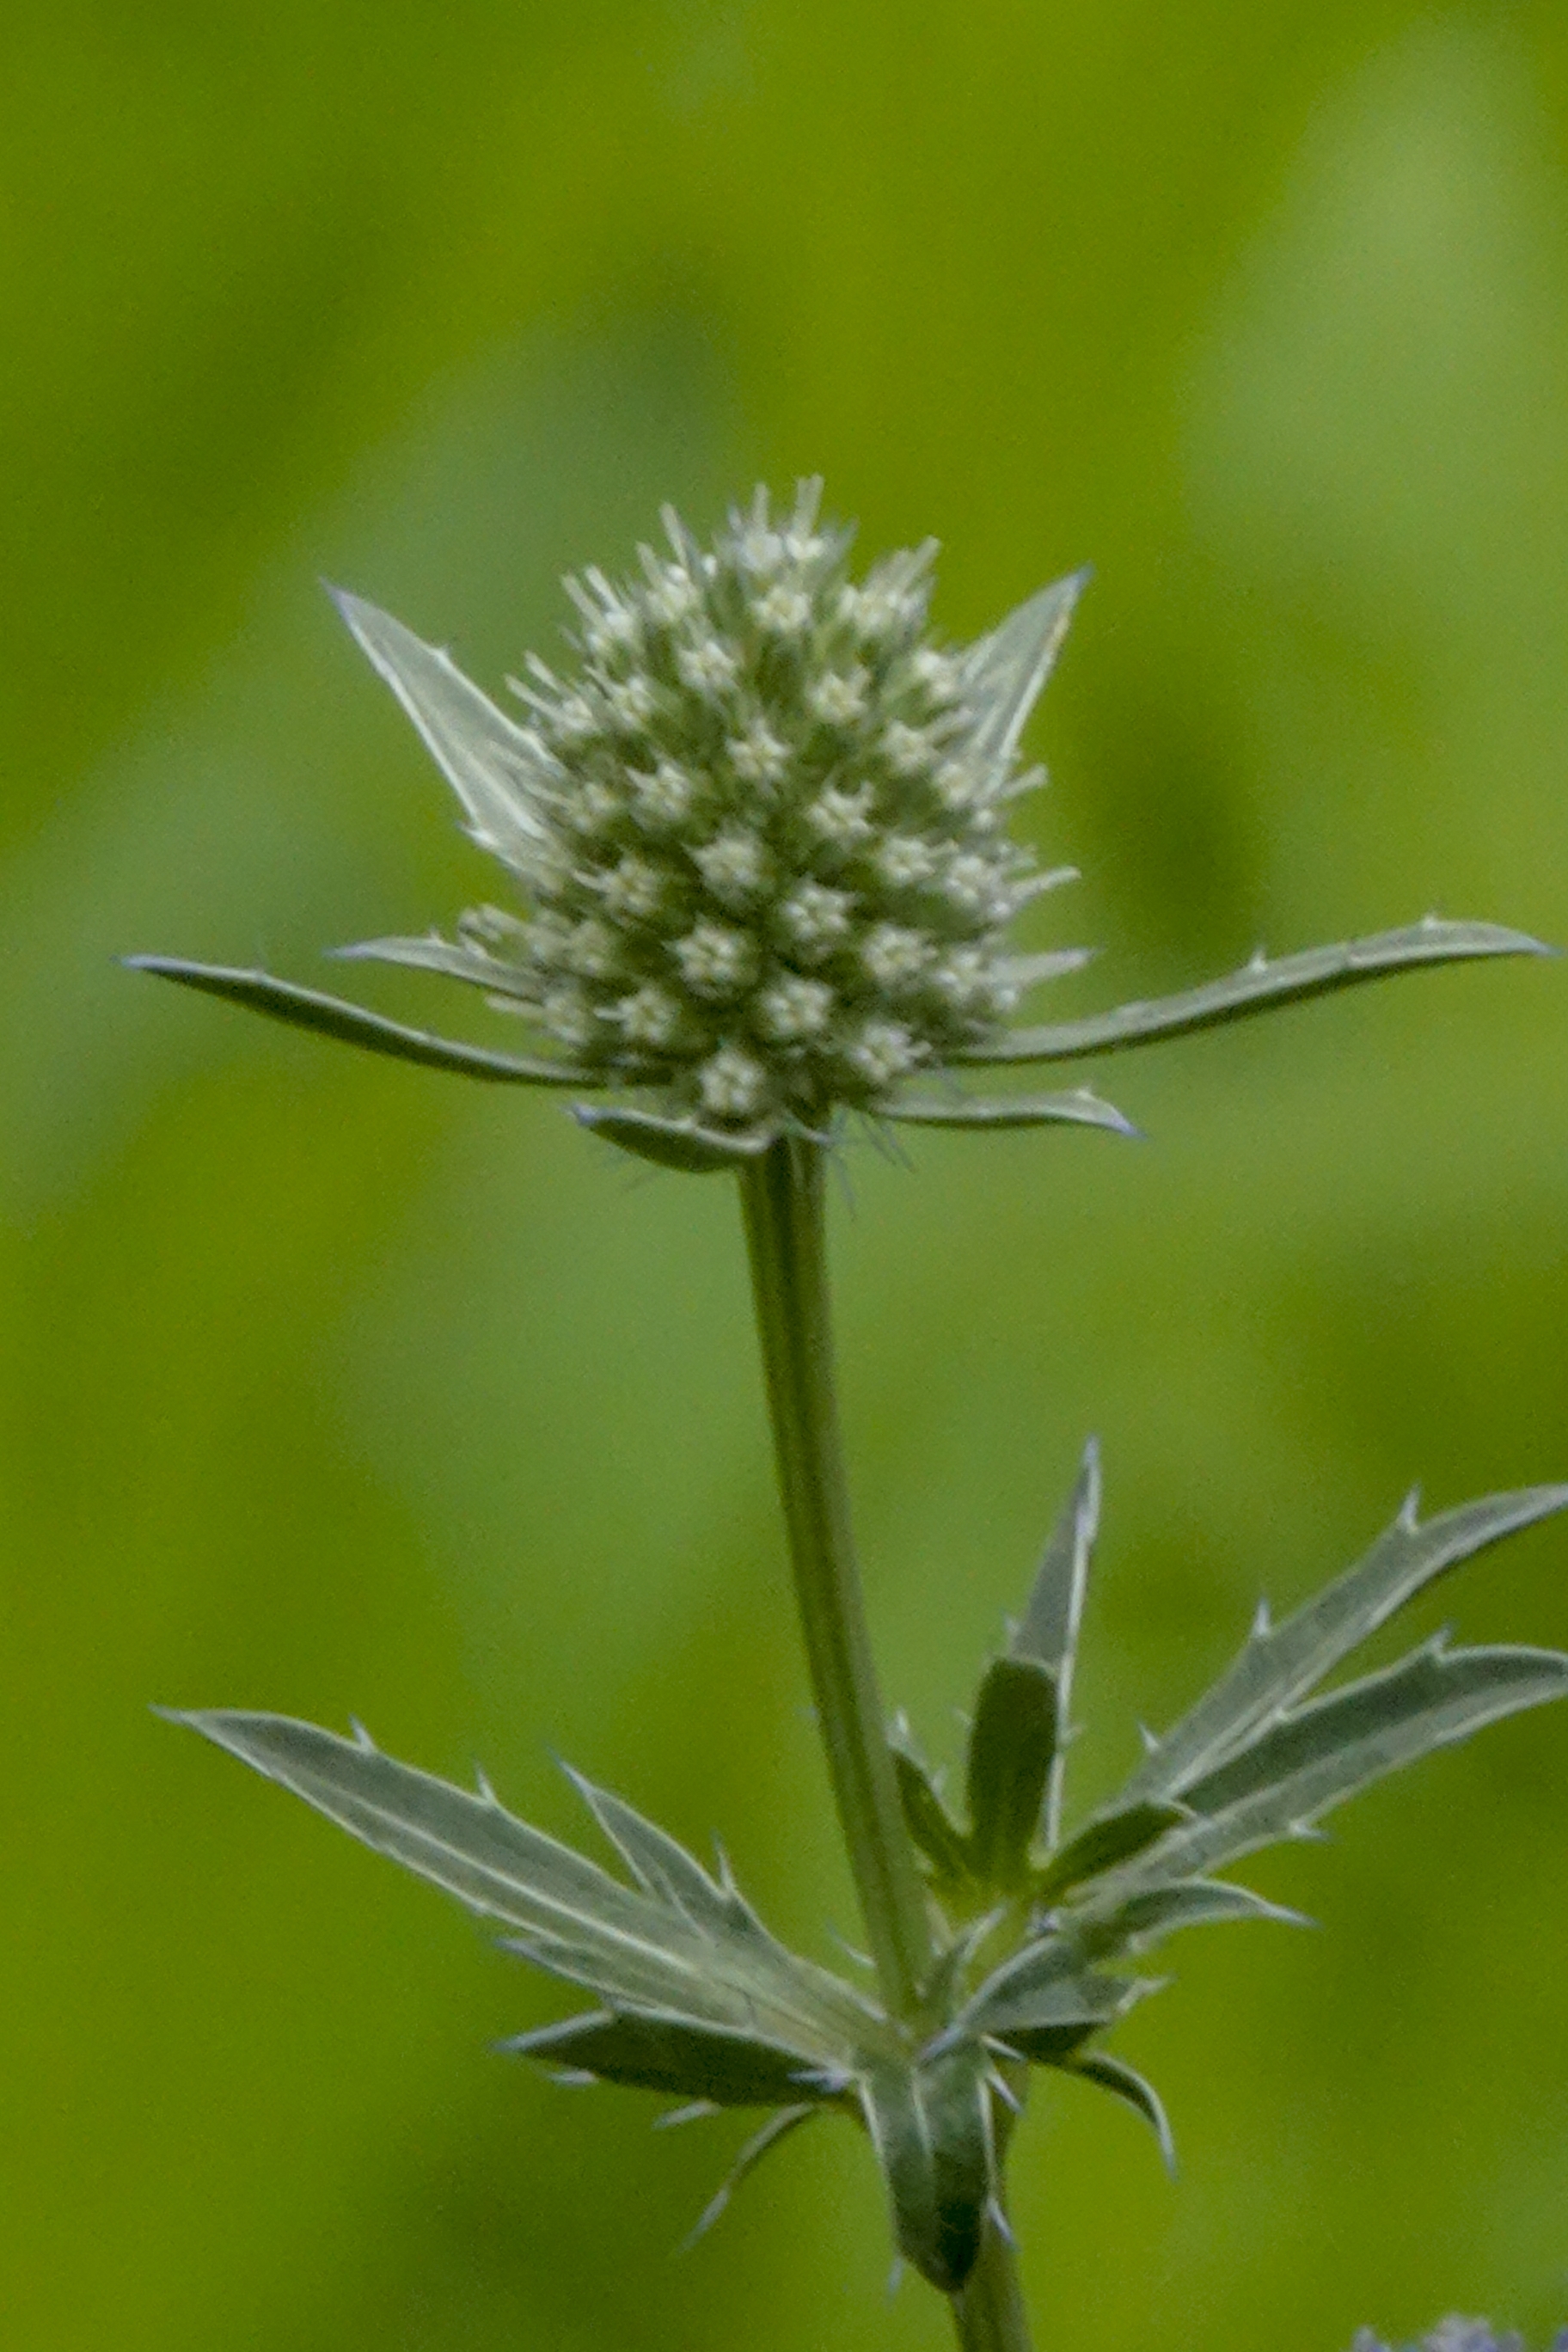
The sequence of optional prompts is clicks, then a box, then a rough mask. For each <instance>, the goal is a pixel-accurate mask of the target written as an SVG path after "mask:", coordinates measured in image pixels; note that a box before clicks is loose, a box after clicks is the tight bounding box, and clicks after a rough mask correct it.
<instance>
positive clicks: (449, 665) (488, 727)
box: [331, 588, 553, 876]
mask: <svg viewBox="0 0 1568 2352" xmlns="http://www.w3.org/2000/svg"><path fill="white" fill-rule="evenodd" d="M331 595H332V599H333V602H334V603H335V604H336V605H337V607H338V610H339V612H340V613H341V614H342V616H343V618H344V620H345V621H346V622H347V623H348V625H349V627H350V628H351V629H352V631H353V635H354V637H355V640H356V641H357V643H358V644H359V646H361V648H362V649H363V652H364V653H366V654H367V655H368V656H369V657H370V660H371V662H372V664H373V665H374V667H375V668H376V670H377V671H379V673H380V675H381V676H382V677H384V679H385V680H386V683H387V684H388V686H390V687H391V688H392V690H393V692H394V694H395V696H396V697H397V699H398V701H399V702H400V703H401V704H402V705H403V708H404V709H405V711H406V712H407V713H408V716H409V718H410V719H412V720H413V721H414V724H415V726H416V728H417V729H418V730H419V733H420V735H421V737H422V738H423V740H424V742H425V745H426V749H427V750H428V751H430V752H431V754H432V755H433V757H434V758H435V761H436V764H437V767H438V768H439V769H440V771H441V772H442V774H443V775H444V776H445V777H446V779H447V782H448V783H449V784H450V785H451V787H452V790H453V791H454V792H455V793H457V795H458V799H459V801H461V803H462V804H463V811H464V814H465V815H466V816H467V817H468V830H469V832H470V833H471V834H472V835H473V837H474V839H475V840H476V841H477V842H479V844H480V845H481V846H482V847H483V848H486V849H489V850H493V851H494V853H495V855H496V856H498V857H500V858H503V859H504V860H505V861H506V863H507V864H508V865H509V866H512V867H513V868H514V869H515V870H516V871H517V872H519V873H521V874H522V875H524V876H528V875H530V874H531V872H532V871H533V869H534V866H535V865H536V864H537V861H538V854H539V852H540V850H541V849H542V848H548V846H549V845H550V842H551V837H552V836H551V828H550V825H549V823H548V821H547V817H546V814H545V812H546V810H547V808H548V805H549V794H550V792H551V790H552V782H553V776H552V766H551V761H550V758H549V754H548V753H547V752H546V751H545V750H544V748H543V746H542V743H540V741H539V740H538V739H537V738H536V737H534V736H533V735H531V733H530V732H529V730H527V729H526V728H523V727H520V726H519V725H518V724H517V722H516V720H515V719H509V718H508V717H507V715H506V713H505V712H504V711H502V710H498V709H497V708H496V706H495V704H494V703H493V702H491V700H490V699H489V696H488V695H485V694H481V693H480V691H479V688H478V687H477V686H475V685H474V684H473V683H472V681H471V680H470V679H468V678H466V677H464V676H463V673H462V671H461V670H460V669H458V667H457V665H456V663H455V662H454V661H453V660H452V659H451V657H450V656H449V655H447V654H445V653H443V652H442V651H441V650H440V649H439V647H437V646H427V645H426V644H425V643H424V641H423V639H422V638H419V637H416V635H414V632H413V631H412V629H405V627H404V625H403V624H402V622H401V621H395V620H394V619H393V617H392V615H391V614H390V613H383V612H381V611H379V610H378V609H377V607H376V606H375V605H374V604H365V603H364V602H363V600H362V599H361V598H360V597H358V596H351V595H349V594H348V593H346V592H345V591H344V590H342V589H340V588H334V589H333V590H332V591H331Z"/></svg>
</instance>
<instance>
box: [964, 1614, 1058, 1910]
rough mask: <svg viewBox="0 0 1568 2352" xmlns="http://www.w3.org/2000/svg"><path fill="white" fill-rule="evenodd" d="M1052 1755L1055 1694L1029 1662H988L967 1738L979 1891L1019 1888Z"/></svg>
mask: <svg viewBox="0 0 1568 2352" xmlns="http://www.w3.org/2000/svg"><path fill="white" fill-rule="evenodd" d="M1056 1752H1057V1688H1056V1681H1055V1678H1054V1676H1053V1675H1051V1673H1050V1672H1049V1670H1048V1668H1047V1667H1046V1666H1044V1665H1042V1664H1040V1662H1039V1661H1038V1660H1037V1659H1036V1658H1016V1657H1012V1658H994V1659H993V1661H992V1663H991V1664H990V1665H989V1666H988V1667H987V1669H986V1671H985V1675H984V1680H983V1681H982V1683H981V1685H980V1691H979V1695H978V1696H977V1698H976V1699H975V1703H974V1719H973V1723H972V1724H971V1726H970V1731H969V1764H968V1796H969V1821H970V1833H969V1859H970V1867H971V1869H972V1871H973V1874H974V1876H975V1878H976V1879H977V1880H978V1881H979V1883H980V1884H981V1885H983V1886H994V1887H997V1888H999V1889H1001V1890H1002V1891H1004V1892H1005V1891H1007V1890H1009V1889H1011V1888H1013V1887H1016V1886H1017V1885H1021V1884H1022V1882H1023V1880H1024V1878H1025V1876H1026V1874H1027V1871H1028V1864H1029V1847H1030V1844H1031V1843H1032V1841H1033V1838H1034V1834H1035V1829H1036V1825H1037V1822H1038V1821H1039V1816H1040V1806H1041V1802H1042V1800H1043V1799H1044V1796H1045V1791H1046V1782H1047V1777H1048V1775H1049V1773H1050V1769H1051V1765H1052V1762H1053V1760H1054V1759H1055V1757H1056Z"/></svg>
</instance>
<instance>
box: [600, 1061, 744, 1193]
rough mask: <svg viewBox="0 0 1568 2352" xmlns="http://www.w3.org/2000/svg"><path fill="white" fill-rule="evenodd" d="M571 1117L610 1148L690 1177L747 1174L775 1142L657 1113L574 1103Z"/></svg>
mask: <svg viewBox="0 0 1568 2352" xmlns="http://www.w3.org/2000/svg"><path fill="white" fill-rule="evenodd" d="M600 1083H601V1084H602V1083H603V1081H602V1080H601V1081H600ZM572 1116H573V1118H574V1119H575V1120H576V1122H577V1124H578V1126H579V1127H585V1128H586V1129H587V1130H588V1132H589V1134H590V1135H602V1136H603V1137H604V1139H605V1142H606V1143H614V1144H618V1145H619V1147H620V1149H621V1150H623V1151H629V1152H630V1153H631V1154H632V1155H633V1157H634V1158H635V1159H637V1160H652V1162H653V1164H654V1166H655V1167H656V1168H679V1169H680V1170H681V1171H684V1173H685V1174H687V1175H689V1176H714V1175H718V1174H719V1173H720V1172H721V1171H722V1170H724V1169H726V1168H728V1169H731V1170H733V1169H737V1168H743V1167H744V1166H745V1164H746V1162H747V1161H748V1160H755V1159H757V1158H759V1157H760V1156H761V1154H762V1153H763V1152H764V1151H766V1150H767V1149H768V1147H769V1146H770V1144H772V1143H773V1140H774V1138H775V1130H774V1129H773V1128H755V1129H750V1130H749V1131H746V1132H743V1133H741V1134H731V1133H727V1132H725V1131H724V1130H723V1129H717V1128H709V1127H699V1126H698V1125H697V1123H696V1121H695V1120H693V1119H685V1118H658V1117H656V1115H655V1114H654V1113H653V1112H652V1111H647V1110H628V1109H626V1108H624V1107H622V1106H620V1105H614V1106H611V1105H600V1104H593V1103H574V1104H573V1106H572Z"/></svg>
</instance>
